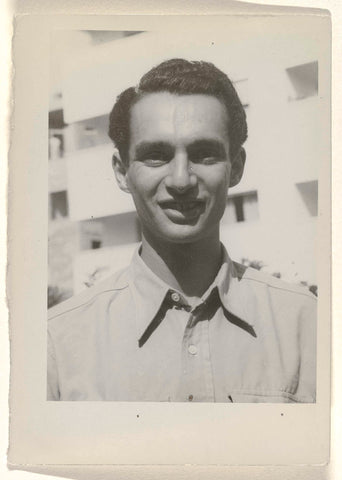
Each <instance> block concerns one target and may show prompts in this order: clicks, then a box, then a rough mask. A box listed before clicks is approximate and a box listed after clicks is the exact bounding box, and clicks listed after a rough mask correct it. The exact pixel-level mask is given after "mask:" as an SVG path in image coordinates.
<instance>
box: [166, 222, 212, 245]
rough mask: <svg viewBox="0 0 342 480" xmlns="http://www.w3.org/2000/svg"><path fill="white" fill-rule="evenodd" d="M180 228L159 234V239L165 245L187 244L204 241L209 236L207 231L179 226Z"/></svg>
mask: <svg viewBox="0 0 342 480" xmlns="http://www.w3.org/2000/svg"><path fill="white" fill-rule="evenodd" d="M179 227H181V228H175V229H172V231H167V232H160V235H159V238H160V239H161V240H163V241H165V242H167V243H173V244H183V245H185V244H189V243H195V242H199V241H201V240H203V241H204V240H206V239H207V238H208V236H210V235H209V231H210V230H209V229H201V230H199V229H196V228H194V227H191V226H188V225H187V226H185V225H182V226H179Z"/></svg>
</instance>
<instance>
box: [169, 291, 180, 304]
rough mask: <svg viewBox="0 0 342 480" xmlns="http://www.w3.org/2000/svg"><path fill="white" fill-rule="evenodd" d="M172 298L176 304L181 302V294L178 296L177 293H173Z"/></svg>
mask: <svg viewBox="0 0 342 480" xmlns="http://www.w3.org/2000/svg"><path fill="white" fill-rule="evenodd" d="M171 298H172V300H173V301H174V302H179V300H180V296H179V294H178V293H177V292H173V293H172V294H171Z"/></svg>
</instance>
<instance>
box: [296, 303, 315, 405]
mask: <svg viewBox="0 0 342 480" xmlns="http://www.w3.org/2000/svg"><path fill="white" fill-rule="evenodd" d="M307 300H308V301H307V302H306V303H305V305H304V306H303V308H302V310H301V318H300V338H299V341H300V372H299V373H300V375H299V385H298V391H297V395H298V397H299V398H303V399H306V400H304V401H305V403H306V402H312V403H313V402H315V401H316V340H317V339H316V331H317V301H316V298H314V297H313V298H308V299H307Z"/></svg>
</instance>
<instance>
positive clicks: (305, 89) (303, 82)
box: [286, 62, 318, 100]
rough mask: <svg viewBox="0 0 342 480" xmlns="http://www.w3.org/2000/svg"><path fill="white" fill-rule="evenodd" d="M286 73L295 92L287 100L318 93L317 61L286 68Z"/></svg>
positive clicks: (299, 98) (300, 98)
mask: <svg viewBox="0 0 342 480" xmlns="http://www.w3.org/2000/svg"><path fill="white" fill-rule="evenodd" d="M286 73H287V76H288V78H289V80H290V82H291V84H292V87H293V89H294V92H295V96H294V97H293V96H291V97H290V98H289V100H302V99H303V98H308V97H313V96H315V95H318V62H310V63H304V64H303V65H296V66H295V67H290V68H287V69H286Z"/></svg>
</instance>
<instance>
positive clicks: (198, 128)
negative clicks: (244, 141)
mask: <svg viewBox="0 0 342 480" xmlns="http://www.w3.org/2000/svg"><path fill="white" fill-rule="evenodd" d="M130 126H131V147H132V146H134V145H136V144H137V143H139V142H140V141H157V140H158V141H160V140H163V141H169V142H172V143H175V142H184V143H191V142H192V141H195V140H198V139H200V138H201V139H203V138H211V139H216V140H219V141H223V142H227V141H228V135H227V133H228V113H227V109H226V108H225V106H224V105H223V104H222V103H221V102H220V100H218V99H217V98H216V97H214V96H211V95H197V94H196V95H176V94H172V93H169V92H158V93H151V94H147V95H145V96H144V97H142V98H141V99H140V100H139V101H138V102H137V103H136V104H135V105H134V106H133V108H132V111H131V125H130Z"/></svg>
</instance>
